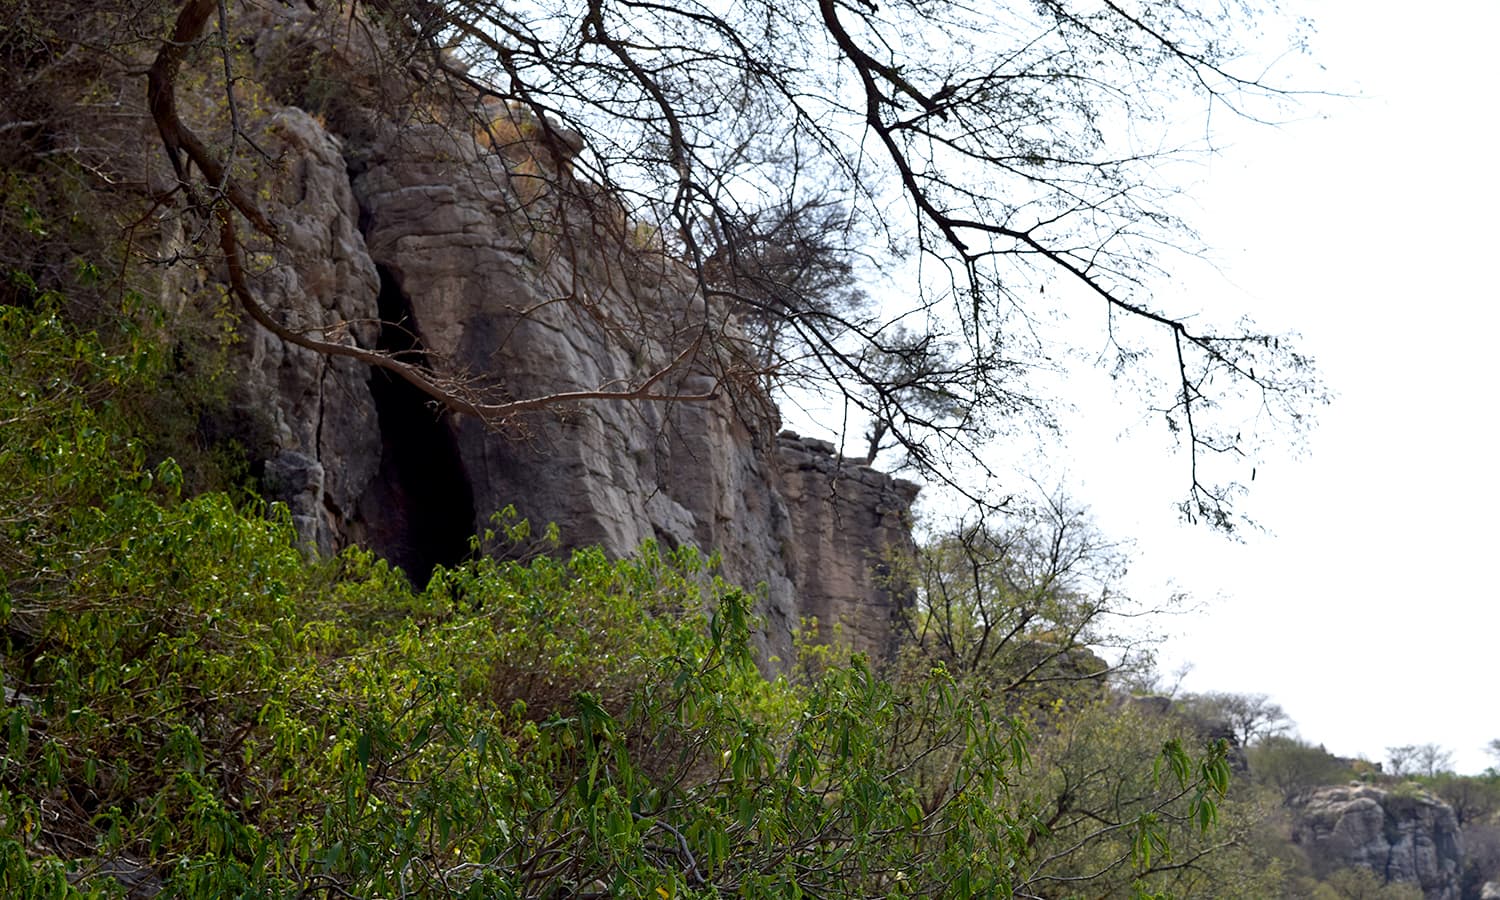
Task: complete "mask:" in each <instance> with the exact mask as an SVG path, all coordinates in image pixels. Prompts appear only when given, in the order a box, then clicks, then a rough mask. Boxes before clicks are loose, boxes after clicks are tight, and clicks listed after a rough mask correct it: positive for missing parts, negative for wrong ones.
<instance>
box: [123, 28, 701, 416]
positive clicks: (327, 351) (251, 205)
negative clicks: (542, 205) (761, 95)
mask: <svg viewBox="0 0 1500 900" xmlns="http://www.w3.org/2000/svg"><path fill="white" fill-rule="evenodd" d="M216 4H217V0H188V2H187V3H186V4H185V5H184V6H183V8H182V10H181V11H180V12H179V13H178V15H177V22H176V25H175V27H174V28H173V30H172V36H171V37H170V38H169V39H167V41H165V42H164V43H163V44H162V46H161V49H160V51H158V53H157V55H156V59H155V61H154V62H153V63H152V64H151V68H150V69H149V70H148V71H147V73H146V76H147V77H146V103H147V107H148V108H149V110H150V112H151V117H152V119H153V120H154V121H155V122H156V127H157V130H158V131H159V132H160V134H161V139H162V144H163V146H164V147H165V149H166V151H167V155H168V157H169V158H170V159H171V161H172V167H173V169H174V170H175V171H176V173H177V178H178V182H179V184H180V185H181V186H182V188H183V189H184V190H190V189H191V183H190V179H189V176H188V172H189V169H188V166H189V165H195V166H197V167H198V169H199V171H201V172H202V173H203V175H204V178H205V179H206V180H207V181H208V182H210V183H211V184H212V185H213V189H214V191H215V193H216V195H217V196H219V197H222V198H224V199H227V200H228V202H229V205H228V206H225V205H223V204H215V206H214V210H213V211H214V215H215V216H216V218H217V219H218V223H219V248H220V250H221V251H222V252H223V254H224V263H225V266H226V267H227V269H228V273H229V288H230V291H231V292H232V293H233V294H234V296H235V299H236V300H238V301H239V303H240V305H241V306H242V307H244V309H245V311H246V312H247V313H249V315H250V318H252V319H254V320H255V321H256V322H257V323H258V324H260V325H261V326H262V327H263V328H265V329H266V330H267V331H269V332H271V333H272V334H274V335H276V336H277V337H278V338H280V339H281V340H283V341H285V342H286V343H288V344H292V345H294V346H298V347H302V348H304V349H307V350H311V351H313V352H315V353H319V354H322V355H324V356H343V357H348V358H350V359H355V360H358V361H360V362H363V363H365V364H366V365H369V366H373V367H375V368H379V369H384V370H386V371H388V372H391V373H392V374H394V375H396V376H398V377H400V378H401V379H403V380H405V381H406V382H408V383H409V384H411V385H412V386H414V387H416V388H417V389H418V390H420V391H421V392H422V393H424V394H426V395H427V396H428V397H431V398H432V399H433V400H434V401H435V402H437V403H438V404H440V405H442V406H443V407H445V408H447V409H450V410H452V411H454V412H458V413H463V414H465V415H471V416H474V417H475V418H478V419H481V420H483V421H485V422H489V423H499V422H503V421H506V420H507V419H509V418H512V417H514V416H515V415H517V414H519V413H523V412H529V411H532V410H536V409H542V408H545V407H548V406H557V405H560V404H565V403H575V402H581V401H590V400H644V401H657V402H671V401H681V402H701V401H708V400H713V399H715V398H716V397H717V396H718V393H717V391H710V392H708V393H699V394H682V393H673V392H666V393H658V392H656V391H654V390H653V388H655V387H656V386H657V385H658V384H659V383H660V382H661V381H662V380H663V379H664V378H666V377H667V375H669V374H670V373H672V372H673V371H675V370H677V369H679V367H680V366H681V365H682V364H683V363H684V362H685V361H686V360H687V359H688V357H689V356H690V355H692V353H693V352H694V351H695V350H696V349H697V348H698V342H697V341H694V342H693V343H691V344H689V345H688V346H687V347H686V348H684V349H683V350H682V352H681V353H679V354H677V356H676V358H674V359H673V360H672V361H671V362H669V363H668V364H667V365H665V366H663V367H662V368H661V369H659V370H657V371H656V372H654V373H653V374H651V375H650V376H649V377H648V378H646V380H645V381H643V382H642V383H641V384H640V385H639V386H637V387H635V388H633V389H630V390H603V389H599V390H581V391H559V392H556V393H552V394H546V395H543V396H540V397H532V398H528V399H526V400H514V401H509V402H505V403H488V402H484V401H483V400H482V399H479V398H476V397H474V396H472V395H471V394H470V392H469V391H468V390H466V389H465V387H464V386H463V385H461V384H459V383H456V382H454V381H453V380H451V379H448V378H444V377H442V376H439V375H435V374H434V373H432V372H430V371H429V370H427V369H425V368H423V367H421V366H418V365H414V364H412V363H408V362H403V361H402V360H400V359H397V358H395V357H394V356H392V355H390V354H388V353H384V352H381V351H379V350H368V349H366V348H364V347H360V346H358V345H355V344H343V343H337V342H334V341H329V340H322V339H318V338H314V337H309V336H308V335H306V334H304V333H301V332H297V331H294V330H292V329H290V328H288V327H287V326H286V325H285V324H283V323H282V322H281V321H279V320H278V319H277V318H276V316H275V315H273V314H272V312H271V311H270V310H269V309H267V308H266V307H265V305H264V304H262V303H261V302H260V301H259V300H258V299H256V297H255V293H254V292H253V291H252V290H251V289H250V283H249V279H248V277H247V276H246V273H245V264H244V258H243V255H242V253H241V250H240V241H239V237H238V234H237V233H236V230H235V226H234V215H233V212H232V211H231V207H232V208H233V211H237V212H239V213H240V215H242V216H244V217H245V218H246V219H247V220H248V221H249V222H250V223H251V224H252V225H253V226H255V228H256V230H257V231H259V232H260V233H262V234H264V235H266V236H267V237H270V238H272V239H273V240H275V239H276V237H277V229H276V226H275V225H274V224H273V223H272V222H271V221H270V219H269V218H268V217H267V216H266V215H265V213H264V212H263V211H262V210H261V209H260V207H259V206H258V205H257V204H256V203H255V201H254V200H253V199H251V197H250V196H249V195H248V194H247V193H246V192H245V191H244V189H243V188H242V187H241V186H240V185H239V183H238V182H237V181H235V179H234V178H233V177H232V176H231V175H230V174H229V172H228V170H227V168H226V167H225V166H224V165H223V164H221V163H220V162H219V161H218V160H217V159H215V158H214V156H213V154H211V153H210V152H209V150H208V147H207V145H205V144H204V143H203V141H202V139H201V138H199V137H198V136H197V135H196V134H195V133H194V132H193V130H192V129H191V128H189V127H188V126H187V125H186V124H185V123H184V122H183V121H182V119H181V117H180V116H179V115H178V112H177V100H176V80H177V74H178V72H179V71H180V70H181V68H182V62H183V60H184V58H185V57H186V56H187V53H188V51H189V49H190V48H191V47H192V45H193V44H194V43H195V42H196V41H198V40H199V39H200V38H201V37H202V36H203V33H204V31H205V29H206V28H207V25H208V21H209V18H210V17H211V16H212V14H213V11H214V9H215V8H216ZM323 330H324V333H325V335H326V333H327V329H326V328H325V329H323Z"/></svg>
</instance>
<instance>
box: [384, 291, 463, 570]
mask: <svg viewBox="0 0 1500 900" xmlns="http://www.w3.org/2000/svg"><path fill="white" fill-rule="evenodd" d="M376 269H377V271H378V273H379V276H380V296H379V309H380V319H381V327H380V336H379V339H378V341H377V344H376V346H377V347H378V348H379V349H381V350H384V351H386V352H387V353H392V354H395V355H398V356H402V357H406V358H411V357H413V356H415V357H417V358H420V357H421V354H422V353H423V347H422V343H421V339H420V337H419V334H418V330H417V324H416V321H415V319H414V318H413V316H412V308H411V303H410V302H409V301H408V299H407V297H406V295H405V294H404V293H403V292H402V290H401V284H400V281H399V280H398V278H397V276H396V273H394V272H392V271H391V270H390V269H389V268H387V267H385V266H377V267H376ZM370 393H371V395H372V396H373V397H374V399H375V410H376V414H377V416H378V418H379V421H380V475H379V477H377V478H376V479H375V481H374V483H373V484H372V485H371V488H370V491H369V492H368V493H367V494H366V495H365V497H364V500H363V501H362V503H361V506H362V507H363V509H362V510H361V512H362V513H363V515H362V516H361V518H362V519H363V520H364V521H365V522H366V523H369V526H368V527H369V534H368V535H367V540H368V543H369V544H370V545H371V547H372V549H374V550H375V551H376V552H378V553H380V554H381V555H382V556H384V557H385V558H387V559H389V560H390V561H391V562H393V563H394V564H396V565H398V566H400V567H401V568H402V569H403V570H405V571H406V574H407V576H408V577H410V578H411V579H412V581H413V583H415V584H417V585H419V586H421V585H425V584H426V583H427V580H428V578H430V577H431V575H432V570H433V568H434V567H435V566H439V565H442V566H451V565H454V564H456V563H458V562H461V561H462V560H463V559H465V558H466V557H467V556H468V555H469V552H470V551H469V538H470V537H471V536H472V535H473V534H474V528H475V523H474V491H473V488H472V486H471V485H470V483H469V478H468V474H467V472H466V471H465V468H464V464H463V460H462V458H461V457H460V455H459V450H458V443H457V441H456V440H455V439H454V434H453V429H452V428H451V427H450V425H449V422H448V416H447V414H445V413H443V412H441V411H439V410H436V409H434V408H433V406H432V404H431V403H430V402H429V400H428V398H427V396H426V395H425V394H423V393H422V392H421V391H419V390H417V389H416V388H415V387H413V386H412V385H411V384H409V383H407V382H405V381H403V380H401V379H400V378H397V377H395V376H394V375H392V374H390V373H389V372H386V371H383V370H379V369H376V370H373V371H372V372H371V374H370Z"/></svg>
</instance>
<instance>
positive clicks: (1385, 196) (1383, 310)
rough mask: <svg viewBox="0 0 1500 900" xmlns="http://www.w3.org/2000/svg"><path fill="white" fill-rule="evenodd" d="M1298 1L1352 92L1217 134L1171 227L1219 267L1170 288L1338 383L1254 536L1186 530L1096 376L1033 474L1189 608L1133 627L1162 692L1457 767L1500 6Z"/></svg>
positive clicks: (1492, 676) (1479, 593) (1485, 449)
mask: <svg viewBox="0 0 1500 900" xmlns="http://www.w3.org/2000/svg"><path fill="white" fill-rule="evenodd" d="M1293 5H1294V6H1295V7H1296V8H1295V9H1294V10H1293V11H1294V12H1295V13H1298V14H1303V15H1307V16H1309V17H1311V18H1312V19H1313V20H1314V22H1315V23H1316V25H1317V33H1316V36H1315V40H1314V44H1313V55H1312V57H1311V60H1310V64H1309V65H1308V66H1307V68H1308V69H1309V70H1311V71H1310V72H1309V73H1308V74H1307V76H1306V78H1305V80H1307V81H1311V82H1313V84H1312V86H1314V87H1321V88H1324V89H1326V90H1329V91H1337V92H1342V93H1346V94H1357V95H1359V96H1358V98H1357V99H1347V100H1346V99H1334V98H1322V99H1318V98H1315V99H1313V100H1310V101H1309V103H1308V105H1307V106H1306V107H1305V108H1304V110H1303V114H1304V115H1305V118H1304V119H1302V120H1299V121H1295V122H1292V123H1289V124H1286V125H1283V126H1281V127H1279V128H1265V127H1260V126H1242V125H1236V124H1235V123H1232V122H1228V121H1226V120H1224V119H1221V120H1219V123H1218V124H1219V125H1220V126H1221V127H1219V128H1218V129H1216V131H1217V134H1218V136H1219V137H1220V138H1222V139H1224V140H1226V141H1228V142H1229V143H1230V144H1231V146H1228V147H1227V148H1226V149H1225V150H1224V152H1223V154H1222V155H1220V156H1219V157H1217V158H1215V159H1214V160H1213V161H1212V163H1211V164H1210V165H1208V166H1207V167H1205V168H1204V169H1203V171H1202V172H1201V173H1200V177H1201V179H1202V180H1201V183H1199V184H1196V185H1193V186H1191V187H1190V189H1189V195H1190V197H1191V200H1192V202H1193V204H1194V205H1195V207H1196V209H1195V210H1189V217H1190V218H1191V220H1192V222H1193V224H1194V225H1195V226H1197V228H1198V230H1199V231H1200V233H1201V235H1202V237H1203V239H1204V242H1205V243H1206V244H1207V245H1208V246H1209V247H1211V248H1213V252H1214V257H1213V258H1214V262H1215V263H1216V264H1217V266H1218V268H1219V270H1220V271H1219V272H1212V271H1207V267H1205V271H1200V272H1187V273H1178V277H1175V278H1174V279H1173V285H1172V287H1171V289H1172V290H1179V291H1190V292H1198V293H1202V294H1206V295H1210V296H1212V297H1213V298H1214V299H1215V300H1216V301H1217V300H1223V301H1226V303H1225V304H1224V305H1228V306H1232V307H1235V308H1238V309H1242V310H1245V311H1247V312H1250V313H1252V314H1253V315H1254V317H1255V319H1256V320H1257V322H1258V323H1260V325H1261V326H1263V327H1264V328H1266V329H1268V330H1271V331H1286V330H1296V331H1300V332H1301V333H1302V334H1303V338H1304V339H1303V341H1302V345H1301V347H1302V349H1303V350H1305V351H1308V352H1311V353H1312V354H1313V355H1314V356H1316V357H1317V359H1318V361H1319V364H1320V369H1321V371H1322V373H1323V376H1324V378H1325V380H1326V382H1327V384H1328V386H1329V387H1330V388H1332V390H1333V391H1334V392H1336V394H1337V399H1336V400H1335V402H1334V404H1333V405H1332V406H1330V407H1327V408H1326V409H1324V410H1323V411H1322V412H1321V415H1320V425H1319V427H1318V428H1317V430H1316V431H1315V432H1314V434H1313V435H1312V438H1311V442H1310V446H1309V448H1308V452H1307V453H1306V454H1305V455H1303V456H1302V457H1301V458H1294V457H1292V456H1291V455H1290V454H1281V455H1279V456H1273V457H1272V458H1271V459H1270V460H1269V461H1268V462H1267V463H1265V464H1262V465H1261V466H1260V467H1259V470H1258V473H1257V477H1256V481H1255V482H1254V484H1253V491H1252V494H1251V496H1250V497H1249V498H1248V499H1247V500H1246V501H1245V503H1244V505H1243V507H1242V508H1243V509H1244V511H1246V512H1248V513H1249V514H1250V516H1251V517H1252V518H1253V519H1254V520H1255V521H1257V522H1258V523H1259V524H1261V525H1262V526H1264V527H1265V528H1266V529H1267V532H1266V533H1264V534H1257V533H1249V534H1247V535H1245V541H1244V543H1233V542H1231V541H1229V540H1226V539H1224V538H1222V537H1220V536H1217V535H1215V534H1211V533H1209V532H1208V531H1207V530H1206V529H1204V528H1202V527H1198V528H1193V527H1189V526H1184V525H1181V524H1180V523H1179V522H1178V520H1177V517H1176V511H1175V509H1174V506H1173V504H1174V503H1175V502H1176V501H1177V500H1180V499H1181V498H1182V496H1183V494H1184V490H1183V489H1184V486H1185V483H1184V480H1183V479H1184V478H1185V475H1186V473H1185V469H1184V467H1183V463H1182V461H1181V459H1175V460H1174V459H1172V458H1170V454H1169V453H1167V452H1165V448H1166V447H1167V446H1168V443H1169V441H1168V438H1167V436H1166V435H1165V433H1164V429H1162V428H1161V427H1160V425H1159V424H1158V423H1159V417H1158V420H1157V421H1156V422H1149V423H1148V422H1146V421H1144V418H1143V414H1142V413H1141V404H1140V401H1139V399H1138V398H1134V399H1130V398H1116V397H1114V396H1113V395H1112V393H1111V392H1112V390H1113V388H1112V386H1111V385H1110V382H1109V380H1108V379H1107V378H1105V377H1103V376H1102V375H1100V376H1099V377H1097V378H1092V377H1091V376H1090V375H1088V374H1085V375H1083V376H1082V377H1075V380H1074V382H1073V383H1071V384H1070V385H1069V386H1068V388H1067V390H1068V393H1069V394H1070V396H1073V397H1074V403H1075V404H1076V406H1077V413H1076V414H1073V415H1071V416H1068V417H1067V418H1066V420H1065V426H1066V427H1065V431H1064V434H1063V436H1062V438H1061V440H1060V442H1059V446H1056V447H1052V448H1050V449H1048V450H1047V451H1046V452H1045V453H1044V454H1042V455H1041V456H1042V457H1044V458H1045V459H1046V469H1047V471H1036V468H1035V465H1032V466H1031V471H1029V472H1028V474H1030V475H1032V476H1034V477H1036V478H1037V479H1039V480H1040V481H1042V482H1044V483H1046V482H1050V483H1053V484H1058V483H1060V484H1061V485H1062V486H1063V487H1064V488H1065V489H1066V491H1067V493H1068V494H1069V495H1070V496H1071V497H1073V498H1075V499H1077V500H1079V501H1081V502H1083V503H1085V504H1087V505H1089V506H1090V507H1091V508H1092V510H1093V512H1094V515H1095V518H1096V520H1097V522H1098V524H1099V525H1100V526H1101V527H1102V528H1103V530H1104V531H1105V532H1106V533H1107V534H1109V535H1111V536H1116V537H1120V538H1128V539H1131V540H1133V541H1134V542H1135V551H1134V554H1133V555H1134V558H1135V560H1136V563H1135V565H1134V566H1133V572H1132V576H1131V582H1130V584H1129V588H1130V590H1131V591H1132V593H1133V595H1134V596H1135V597H1136V598H1137V599H1138V600H1141V601H1143V602H1147V603H1152V602H1153V601H1154V598H1158V597H1164V596H1166V595H1167V594H1168V593H1169V592H1171V591H1172V590H1184V591H1187V592H1188V593H1190V594H1191V595H1192V597H1193V598H1194V599H1195V600H1197V601H1199V605H1200V611H1199V612H1197V613H1192V614H1187V615H1182V616H1174V617H1170V618H1167V619H1165V620H1158V621H1157V622H1156V623H1155V625H1156V627H1157V628H1158V630H1160V631H1163V632H1166V633H1167V634H1168V635H1169V637H1168V639H1167V641H1166V643H1165V644H1164V645H1163V646H1162V648H1161V654H1160V655H1161V668H1162V669H1163V670H1164V671H1165V672H1171V671H1172V670H1175V669H1177V668H1178V667H1179V666H1181V665H1183V664H1190V665H1191V667H1192V668H1191V670H1190V671H1188V673H1187V675H1186V677H1185V679H1184V680H1183V682H1182V685H1181V689H1182V690H1186V691H1210V690H1221V691H1236V692H1242V693H1264V694H1269V695H1270V697H1271V699H1272V700H1273V701H1275V702H1277V703H1279V704H1281V706H1282V707H1283V708H1284V709H1285V710H1286V711H1287V713H1288V714H1289V715H1290V716H1291V717H1292V718H1293V719H1294V720H1295V721H1296V723H1297V725H1298V731H1299V732H1300V734H1301V736H1302V737H1303V738H1305V739H1307V740H1310V741H1313V742H1314V743H1322V744H1324V745H1326V747H1327V748H1328V750H1330V751H1331V752H1333V753H1337V754H1339V755H1343V756H1364V757H1366V758H1369V759H1372V760H1382V759H1384V758H1385V756H1386V748H1387V747H1391V746H1397V745H1402V744H1425V743H1436V744H1440V745H1442V746H1444V747H1446V748H1448V749H1450V750H1451V751H1453V753H1454V760H1455V764H1456V768H1457V770H1458V771H1460V772H1464V773H1477V772H1479V771H1481V770H1483V769H1484V768H1485V767H1486V766H1487V765H1490V764H1492V763H1493V762H1494V761H1493V760H1491V759H1490V758H1489V757H1488V756H1487V755H1486V754H1485V753H1484V752H1483V749H1482V748H1483V747H1484V746H1485V745H1486V744H1487V743H1488V742H1489V741H1490V740H1491V739H1493V738H1500V714H1497V713H1496V712H1495V710H1496V708H1497V706H1496V704H1495V701H1494V699H1493V696H1492V695H1493V688H1494V685H1496V684H1497V683H1500V652H1497V651H1500V602H1497V601H1500V588H1497V586H1496V585H1497V579H1496V577H1495V576H1494V573H1493V570H1494V568H1495V566H1494V563H1495V562H1496V561H1500V552H1497V549H1496V548H1497V545H1500V524H1497V523H1500V474H1497V471H1500V452H1497V450H1496V447H1497V446H1500V440H1497V437H1500V436H1497V435H1495V434H1494V432H1495V431H1496V430H1497V426H1500V400H1497V397H1496V394H1497V393H1500V375H1497V374H1496V369H1495V368H1493V366H1492V361H1493V360H1500V354H1495V355H1494V356H1493V357H1492V351H1491V344H1492V343H1493V342H1496V341H1500V290H1497V289H1496V288H1495V287H1494V285H1493V284H1492V283H1490V281H1489V280H1488V277H1487V276H1488V275H1489V274H1490V273H1489V270H1490V269H1491V268H1492V266H1491V264H1490V261H1491V260H1494V259H1496V258H1497V251H1496V244H1497V243H1500V228H1497V227H1496V226H1495V225H1494V224H1493V222H1494V221H1495V217H1496V216H1497V215H1500V164H1497V163H1496V161H1495V159H1496V153H1495V140H1494V138H1493V137H1492V134H1491V132H1492V131H1493V130H1494V129H1495V126H1493V125H1492V121H1493V120H1494V119H1495V113H1496V110H1497V105H1496V100H1495V96H1494V91H1495V88H1496V87H1497V79H1496V77H1495V75H1494V74H1493V71H1492V68H1493V66H1492V63H1491V62H1487V60H1491V59H1492V55H1491V48H1490V46H1489V42H1491V41H1492V40H1493V36H1494V35H1495V34H1496V33H1500V4H1473V3H1463V4H1460V3H1458V2H1456V0H1447V2H1442V3H1438V4H1436V5H1433V4H1429V5H1427V6H1424V7H1423V8H1422V12H1421V13H1420V14H1415V13H1413V12H1412V11H1411V10H1407V9H1403V10H1401V11H1400V14H1399V15H1397V14H1394V12H1387V11H1384V10H1381V9H1379V8H1377V7H1374V6H1371V4H1369V3H1368V2H1357V0H1311V2H1302V3H1295V4H1293ZM1319 65H1320V66H1322V67H1323V69H1324V71H1322V72H1318V71H1316V67H1317V66H1319ZM1214 305H1215V306H1218V305H1219V303H1217V302H1216V303H1215V304H1214ZM1174 308H1175V307H1174ZM1074 391H1077V393H1076V394H1075V393H1074ZM799 418H800V417H799V416H798V415H797V414H796V413H795V412H794V411H793V412H792V414H791V416H790V424H791V425H792V427H798V424H799V422H798V420H799ZM803 430H811V431H816V430H817V429H816V428H815V427H814V428H803ZM1021 452H1023V453H1024V452H1026V451H1024V450H1023V451H1021ZM1033 458H1035V457H1033Z"/></svg>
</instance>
